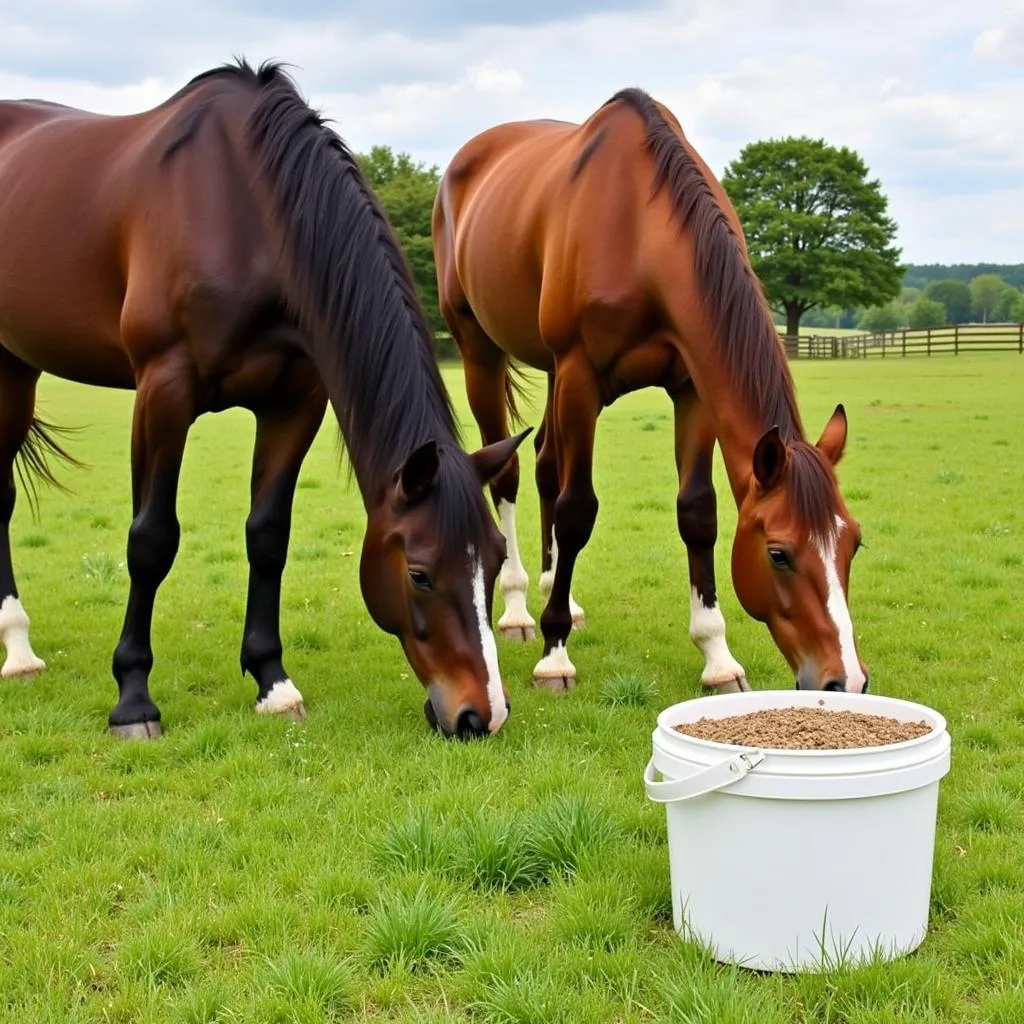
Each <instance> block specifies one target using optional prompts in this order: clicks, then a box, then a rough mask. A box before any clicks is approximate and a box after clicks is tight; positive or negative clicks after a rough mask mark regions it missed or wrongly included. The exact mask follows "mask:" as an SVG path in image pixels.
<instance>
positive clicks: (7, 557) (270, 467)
mask: <svg viewBox="0 0 1024 1024" xmlns="http://www.w3.org/2000/svg"><path fill="white" fill-rule="evenodd" d="M41 373H49V374H53V375H55V376H58V377H62V378H65V379H68V380H72V381H78V382H81V383H85V384H90V385H97V386H103V387H110V388H122V389H134V391H135V393H136V397H135V404H134V417H133V423H132V442H131V472H132V507H133V519H132V523H131V527H130V529H129V531H128V541H127V565H128V572H129V575H130V590H129V595H128V600H127V607H126V611H125V617H124V625H123V630H122V632H121V636H120V640H119V642H118V643H117V646H116V649H115V652H114V656H113V663H112V670H113V675H114V677H115V679H116V682H117V686H118V693H119V699H118V701H117V704H116V706H115V707H114V708H113V710H112V711H111V713H110V716H109V726H110V730H111V731H112V732H113V733H114V734H115V735H117V736H122V737H132V736H136V737H140V738H144V737H148V736H156V735H159V734H160V733H161V726H160V711H159V709H158V708H157V706H156V705H155V704H154V702H153V700H152V698H151V697H150V693H149V677H150V672H151V669H152V666H153V652H152V647H151V643H150V631H151V624H152V617H153V608H154V602H155V598H156V593H157V589H158V587H159V586H160V584H161V583H162V581H163V580H164V578H165V577H166V576H167V574H168V573H169V572H170V570H171V568H172V564H173V562H174V558H175V555H176V553H177V550H178V543H179V537H180V528H179V523H178V519H177V514H176V496H177V489H178V480H179V470H180V467H181V462H182V455H183V450H184V447H185V442H186V437H187V435H188V431H189V427H190V425H191V424H192V423H193V421H194V420H195V419H196V418H197V417H198V416H200V415H201V414H203V413H208V412H217V411H220V410H223V409H227V408H231V407H241V408H245V409H247V410H249V411H251V412H252V413H253V415H254V417H255V421H256V439H255V447H254V452H253V460H252V478H251V507H250V513H249V515H248V518H247V520H246V524H245V542H246V551H247V557H248V564H249V582H248V595H247V603H246V613H245V624H244V628H243V632H242V644H241V658H240V660H241V668H242V671H243V673H249V674H250V675H251V676H252V677H253V678H254V680H255V683H256V686H257V690H258V692H257V697H256V710H257V711H259V712H263V713H288V714H291V715H292V716H293V717H297V718H301V717H303V716H304V715H305V707H304V701H303V698H302V695H301V693H300V692H299V690H298V689H297V688H296V686H295V685H294V683H293V682H292V681H291V679H290V677H289V675H288V673H287V672H286V671H285V668H284V664H283V661H282V644H281V637H280V627H279V623H280V604H281V577H282V573H283V572H284V569H285V563H286V558H287V549H288V540H289V533H290V528H291V516H292V506H293V498H294V492H295V488H296V482H297V479H298V476H299V471H300V468H301V465H302V462H303V459H304V458H305V456H306V453H307V452H308V450H309V448H310V446H311V444H312V442H313V440H314V438H315V436H316V434H317V432H318V430H319V428H320V426H321V424H322V422H323V418H324V415H325V413H326V410H327V406H328V403H329V404H330V405H331V407H332V408H333V410H334V412H335V415H336V418H337V420H338V425H339V428H340V431H341V434H342V435H343V438H344V442H345V448H346V450H347V453H348V457H349V462H350V466H351V470H352V472H353V474H354V476H355V478H356V481H357V483H358V487H359V490H360V493H361V495H362V498H363V503H364V506H365V510H366V530H365V534H364V538H363V545H362V551H361V560H360V587H361V591H362V595H363V599H364V601H365V604H366V607H367V609H368V611H369V613H370V616H371V617H372V619H373V620H374V621H375V623H376V624H377V625H378V626H379V627H380V628H381V629H382V630H384V631H386V632H388V633H390V634H393V635H395V636H396V637H397V638H398V640H399V641H400V644H401V647H402V649H403V651H404V653H405V657H406V658H407V660H408V662H409V664H410V665H411V667H412V669H413V670H414V672H415V674H416V676H417V677H418V678H419V679H420V681H421V682H422V683H423V685H424V686H425V687H426V691H427V699H426V703H425V705H424V712H425V714H426V716H427V719H428V721H429V723H430V724H431V725H432V726H433V727H434V728H436V729H438V730H440V731H441V732H442V733H443V734H445V735H447V736H452V735H455V736H460V737H469V736H476V735H488V734H490V733H494V732H496V731H497V730H498V729H500V728H501V726H502V724H503V723H504V722H505V720H506V718H507V716H508V702H507V695H506V692H505V689H504V687H503V684H502V681H501V677H500V673H499V667H498V658H497V650H496V644H495V641H494V636H493V634H492V630H491V625H490V621H491V605H492V597H493V591H494V586H495V580H496V577H497V574H498V571H499V569H500V566H501V564H502V561H503V559H504V558H505V543H504V540H503V538H502V535H501V533H500V532H499V530H498V527H497V524H496V523H495V520H494V518H493V513H492V512H491V511H490V509H489V508H488V505H487V502H486V499H485V495H484V491H483V488H484V486H485V484H486V483H487V482H488V481H489V480H491V479H493V478H494V476H495V474H496V473H498V472H499V471H501V469H502V468H503V467H504V466H505V464H506V463H507V462H508V460H509V458H510V457H511V456H512V455H513V454H514V452H515V449H516V447H517V445H518V444H519V443H520V442H521V441H522V439H523V437H525V436H526V433H528V432H526V431H524V432H523V433H522V434H520V435H519V436H517V437H515V438H503V439H501V440H500V441H498V442H496V443H495V444H493V445H488V446H486V447H484V448H482V449H480V450H478V451H476V452H474V453H473V454H472V455H470V454H468V453H467V452H465V451H464V450H463V449H462V448H461V446H460V445H461V442H460V440H459V433H458V430H457V423H456V419H455V416H454V413H453V409H452V405H451V401H450V395H449V394H448V392H447V390H446V389H445V387H444V384H443V381H442V378H441V375H440V372H439V370H438V367H437V364H436V361H435V353H434V341H433V336H432V334H431V332H430V329H429V327H428V324H427V321H426V319H425V316H424V313H423V310H422V307H421V305H420V304H419V300H418V298H417V296H416V292H415V288H414V285H413V282H412V277H411V275H410V272H409V269H408V266H407V263H406V262H405V258H404V256H403V254H402V252H401V250H400V248H399V245H398V243H397V242H396V239H395V237H394V235H393V233H392V231H391V229H390V228H389V226H388V223H387V220H386V218H385V216H384V214H383V212H382V210H381V207H380V206H379V204H378V202H377V200H376V198H375V196H374V194H373V193H372V191H371V190H370V188H369V187H368V185H367V183H366V180H365V179H364V177H363V175H362V174H361V172H360V169H359V166H358V163H357V161H356V159H355V157H354V155H353V154H352V153H351V152H350V151H349V149H348V148H347V147H346V145H345V144H344V143H343V141H342V140H341V139H340V138H339V137H338V136H337V135H336V134H335V133H334V132H333V131H332V130H331V129H330V128H329V127H328V126H327V124H326V122H325V121H324V120H323V119H322V118H321V117H320V116H319V115H318V114H317V113H316V112H315V111H313V110H312V109H311V108H310V107H309V106H307V104H306V103H305V101H304V100H303V99H302V97H301V96H300V94H299V92H298V88H297V86H296V85H295V83H294V81H293V80H292V79H291V78H290V77H289V75H288V74H287V73H286V72H285V71H284V70H283V68H282V66H281V65H279V64H276V63H272V62H271V63H264V64H261V65H260V66H259V67H258V68H253V67H251V66H250V65H249V64H248V63H247V62H245V61H244V60H240V61H238V62H237V63H235V64H229V65H224V66H222V67H218V68H214V69H212V70H210V71H206V72H203V73H202V74H200V75H198V76H196V77H195V78H193V79H192V80H191V81H190V82H189V83H187V84H186V85H185V86H184V87H183V88H182V89H181V90H180V91H179V92H177V93H176V94H175V95H173V96H172V97H170V98H169V99H168V100H167V101H165V102H164V103H162V104H161V105H159V106H157V107H155V108H154V109H152V110H149V111H147V112H143V113H140V114H135V115H131V116H117V117H115V116H107V115H97V114H92V113H87V112H84V111H80V110H75V109H71V108H69V107H65V106H60V105H57V104H52V103H45V102H40V101H30V100H25V101H16V102H13V101H12V102H4V103H0V641H2V642H3V644H4V646H5V648H6V660H5V662H4V665H3V668H2V673H3V676H4V677H14V676H28V675H32V674H34V673H36V672H38V671H40V670H42V669H43V668H44V667H45V664H44V662H43V660H42V659H40V658H38V657H37V656H36V654H35V652H34V651H33V649H32V645H31V643H30V641H29V634H28V628H29V620H28V617H27V615H26V613H25V609H24V607H23V605H22V603H21V600H20V597H19V592H18V589H17V586H16V584H15V579H14V571H13V568H12V562H11V548H10V532H9V526H10V521H11V516H12V513H13V511H14V505H15V497H16V491H15V479H14V468H15V467H17V468H18V469H19V471H21V472H22V473H23V478H25V477H26V476H27V477H28V479H29V481H31V478H32V475H33V473H35V474H36V475H39V474H41V475H42V476H43V477H47V478H50V479H52V478H53V472H52V469H51V466H50V463H51V461H52V457H69V456H68V453H67V451H66V449H65V448H64V447H63V446H62V443H61V441H60V440H59V439H58V434H57V432H56V431H54V430H53V429H52V428H50V427H49V426H48V425H47V424H45V423H44V422H42V421H40V420H39V419H38V418H36V416H35V412H34V410H35V396H36V384H37V381H38V379H39V377H40V375H41Z"/></svg>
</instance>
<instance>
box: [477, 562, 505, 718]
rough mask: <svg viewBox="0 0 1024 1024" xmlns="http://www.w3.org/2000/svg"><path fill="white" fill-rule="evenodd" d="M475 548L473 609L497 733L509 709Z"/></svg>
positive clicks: (489, 700)
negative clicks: (478, 630) (474, 610)
mask: <svg viewBox="0 0 1024 1024" xmlns="http://www.w3.org/2000/svg"><path fill="white" fill-rule="evenodd" d="M474 556H475V552H474V550H473V546H472V545H470V547H469V557H470V560H471V562H472V563H473V607H474V608H475V609H476V622H477V626H478V627H479V629H480V646H481V647H482V649H483V655H484V665H485V666H486V668H487V701H488V703H489V704H490V706H491V721H490V725H488V729H489V730H490V731H491V732H492V733H495V732H497V731H498V730H499V729H500V728H501V727H502V726H503V725H504V724H505V719H506V718H508V707H507V706H506V704H505V691H504V689H502V685H501V672H500V670H499V668H498V645H497V644H496V643H495V642H494V634H493V633H492V632H491V624H490V622H489V621H488V618H487V595H486V593H485V592H484V567H483V565H482V564H481V562H480V559H478V558H475V557H474Z"/></svg>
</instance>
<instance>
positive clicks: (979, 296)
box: [970, 274, 1006, 323]
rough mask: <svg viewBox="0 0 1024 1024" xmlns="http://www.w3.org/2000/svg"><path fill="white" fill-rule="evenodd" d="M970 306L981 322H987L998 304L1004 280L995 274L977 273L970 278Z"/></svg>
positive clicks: (1004, 285) (1004, 283)
mask: <svg viewBox="0 0 1024 1024" xmlns="http://www.w3.org/2000/svg"><path fill="white" fill-rule="evenodd" d="M970 288H971V306H972V308H973V309H974V313H975V315H976V316H977V317H978V318H979V319H980V320H981V322H982V323H988V321H989V320H991V319H992V314H993V313H994V312H995V311H996V306H998V305H999V298H1000V296H1001V295H1002V294H1003V291H1004V289H1005V288H1006V282H1005V281H1004V280H1003V279H1002V278H1001V277H999V276H998V275H997V274H979V275H978V276H977V277H975V278H973V279H972V280H971V285H970Z"/></svg>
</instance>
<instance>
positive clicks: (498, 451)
mask: <svg viewBox="0 0 1024 1024" xmlns="http://www.w3.org/2000/svg"><path fill="white" fill-rule="evenodd" d="M532 430H533V427H527V428H526V429H525V430H524V431H522V432H520V433H518V434H516V435H515V437H506V438H505V440H504V441H495V442H494V444H489V445H487V446H486V447H484V448H481V449H479V450H478V451H475V452H473V454H472V455H471V456H470V458H471V459H472V460H473V465H474V466H476V472H477V475H478V476H479V477H480V483H481V484H486V483H489V482H490V481H491V480H493V479H494V478H495V477H496V476H497V475H498V474H499V473H500V472H501V471H502V470H503V469H504V468H505V467H506V466H507V465H508V461H509V459H511V458H512V456H513V455H515V453H516V449H517V448H518V447H519V446H520V445H521V444H522V443H523V441H525V440H526V438H527V437H528V436H529V434H530V431H532Z"/></svg>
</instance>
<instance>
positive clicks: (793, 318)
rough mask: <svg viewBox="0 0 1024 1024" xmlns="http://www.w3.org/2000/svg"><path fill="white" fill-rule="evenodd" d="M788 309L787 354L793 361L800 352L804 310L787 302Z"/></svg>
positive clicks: (793, 303) (797, 304)
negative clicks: (801, 320) (801, 323)
mask: <svg viewBox="0 0 1024 1024" xmlns="http://www.w3.org/2000/svg"><path fill="white" fill-rule="evenodd" d="M785 308H786V345H785V347H786V352H787V354H788V355H789V357H790V358H791V359H793V358H795V357H796V355H797V353H798V352H799V351H800V318H801V317H802V316H803V315H804V310H803V309H802V308H801V306H800V304H799V303H796V302H787V303H786V304H785Z"/></svg>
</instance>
